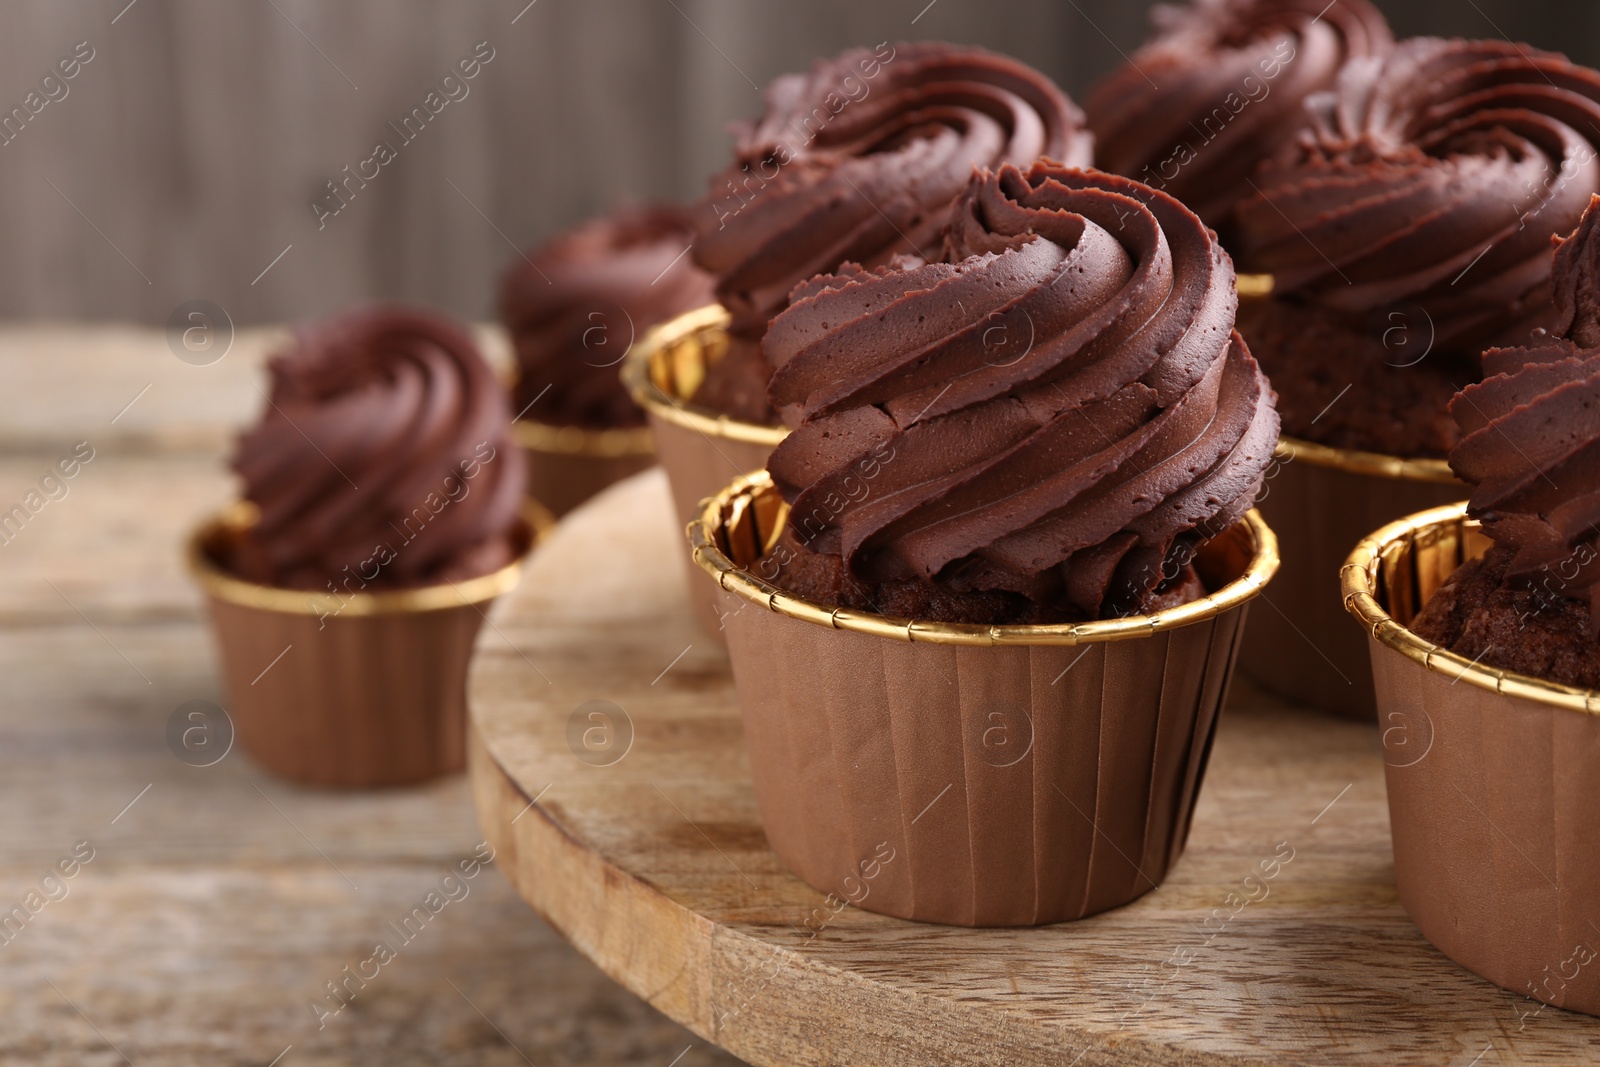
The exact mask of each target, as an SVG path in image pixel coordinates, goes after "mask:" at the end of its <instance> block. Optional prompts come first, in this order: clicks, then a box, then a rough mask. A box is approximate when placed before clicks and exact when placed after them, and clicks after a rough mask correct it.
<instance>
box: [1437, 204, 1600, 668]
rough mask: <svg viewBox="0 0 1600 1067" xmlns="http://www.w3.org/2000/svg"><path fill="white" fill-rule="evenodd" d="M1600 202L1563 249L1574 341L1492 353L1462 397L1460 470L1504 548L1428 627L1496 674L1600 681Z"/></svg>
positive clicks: (1566, 318)
mask: <svg viewBox="0 0 1600 1067" xmlns="http://www.w3.org/2000/svg"><path fill="white" fill-rule="evenodd" d="M1597 257H1600V197H1597V198H1595V199H1594V200H1592V201H1591V203H1590V207H1589V209H1588V211H1587V212H1586V213H1585V214H1584V217H1583V224H1582V226H1581V227H1580V228H1579V229H1578V231H1577V232H1576V233H1575V234H1573V235H1572V236H1571V237H1570V238H1568V239H1566V240H1564V241H1562V242H1560V243H1559V244H1558V246H1557V250H1556V254H1555V269H1554V276H1555V303H1556V308H1557V311H1558V315H1557V320H1558V322H1559V323H1560V329H1561V331H1562V334H1564V336H1553V335H1549V334H1544V333H1540V334H1539V335H1536V336H1535V337H1534V338H1533V339H1532V340H1531V341H1530V342H1529V343H1528V344H1526V345H1523V346H1520V347H1517V348H1499V349H1490V350H1489V351H1487V352H1485V353H1484V357H1483V360H1484V373H1485V378H1484V380H1483V381H1482V382H1480V383H1478V384H1476V385H1470V386H1468V387H1466V388H1465V389H1463V390H1461V392H1460V393H1459V394H1458V395H1457V396H1456V398H1455V400H1454V401H1452V402H1451V405H1450V409H1451V412H1452V414H1453V415H1454V416H1455V419H1456V421H1457V422H1458V423H1459V424H1460V427H1461V433H1462V438H1461V443H1460V444H1459V445H1457V446H1456V448H1455V449H1454V451H1452V452H1451V453H1450V466H1451V469H1453V470H1454V471H1455V472H1456V474H1457V475H1458V476H1459V477H1461V478H1462V479H1463V480H1464V481H1467V482H1469V483H1471V484H1472V486H1473V490H1472V498H1471V500H1470V501H1469V503H1468V506H1467V513H1468V514H1469V515H1471V516H1473V517H1474V518H1477V519H1479V520H1480V521H1481V522H1482V524H1483V532H1484V533H1486V534H1487V535H1488V536H1489V537H1490V538H1491V539H1492V540H1493V541H1494V542H1495V547H1494V548H1492V549H1491V550H1490V551H1489V553H1488V554H1487V555H1485V556H1484V557H1483V558H1482V559H1480V560H1476V561H1474V562H1473V563H1469V564H1467V565H1466V566H1464V567H1462V568H1461V570H1460V571H1458V572H1457V575H1456V576H1455V577H1454V578H1453V579H1452V582H1451V584H1449V585H1447V586H1446V587H1444V589H1442V590H1441V591H1440V594H1438V595H1436V596H1435V597H1434V598H1433V600H1431V601H1430V602H1429V605H1428V609H1427V611H1425V612H1424V614H1423V616H1422V617H1420V618H1419V620H1418V622H1417V625H1416V629H1417V632H1419V633H1421V634H1423V635H1424V636H1425V637H1428V638H1429V639H1430V640H1434V641H1436V642H1438V643H1440V644H1443V645H1445V646H1446V647H1450V648H1452V649H1453V650H1455V651H1458V652H1462V653H1463V654H1466V655H1470V656H1471V657H1472V658H1474V659H1477V658H1480V657H1481V658H1482V661H1483V662H1485V663H1488V664H1490V665H1492V666H1498V667H1503V668H1505V669H1509V670H1516V671H1520V672H1522V673H1528V674H1535V675H1539V676H1542V677H1547V678H1551V679H1552V680H1555V681H1560V682H1563V683H1565V684H1570V685H1582V686H1588V687H1595V686H1597V685H1600V656H1597V655H1596V649H1595V643H1596V640H1597V638H1600V335H1597V334H1600V331H1597V330H1596V324H1597V322H1600V284H1597V283H1600V278H1597V277H1596V275H1595V273H1594V268H1595V265H1596V262H1597Z"/></svg>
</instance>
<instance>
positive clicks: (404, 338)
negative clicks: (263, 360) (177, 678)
mask: <svg viewBox="0 0 1600 1067" xmlns="http://www.w3.org/2000/svg"><path fill="white" fill-rule="evenodd" d="M268 371H269V373H270V374H271V379H272V382H271V389H270V397H269V402H268V403H267V405H266V408H265V410H264V411H263V412H262V416H261V421H260V423H258V424H257V425H256V426H255V427H254V428H253V429H251V430H250V431H248V432H247V433H245V434H244V435H243V436H241V437H240V439H239V444H238V450H237V452H236V453H235V456H234V460H233V467H234V469H235V470H236V471H237V472H238V473H239V475H240V477H241V478H243V480H244V496H245V499H247V500H249V501H251V502H253V503H254V504H255V505H256V506H257V507H258V508H259V509H260V519H259V521H258V522H257V523H256V525H255V527H254V529H253V530H252V531H251V536H250V537H249V538H247V539H246V541H245V542H244V543H243V544H242V545H241V546H240V549H239V551H238V552H237V553H236V555H235V558H233V559H232V560H229V561H227V562H228V563H229V564H230V565H231V566H232V568H233V569H234V570H235V571H236V572H238V573H239V574H240V575H241V576H242V577H244V578H247V579H249V580H251V581H256V582H261V583H263V584H268V585H276V586H285V587H290V588H304V589H313V590H324V591H325V590H327V589H329V588H332V589H333V590H335V591H336V592H339V593H341V594H344V593H349V592H357V591H361V590H371V589H389V588H397V587H399V588H403V587H407V586H417V585H425V584H432V583H436V582H443V581H447V580H449V581H456V580H460V579H464V578H470V577H474V576H476V575H479V574H485V573H488V572H489V571H492V570H495V569H497V568H499V567H501V566H504V565H505V564H506V563H508V562H510V560H511V559H512V557H513V552H514V548H513V543H512V535H513V532H514V527H515V525H516V523H517V522H518V512H519V509H520V504H521V500H522V492H523V483H524V477H525V476H524V473H523V466H522V465H523V458H522V453H521V451H520V450H519V449H517V448H515V447H514V446H513V445H512V444H511V441H510V437H509V432H510V418H511V412H510V409H509V403H508V400H507V397H506V393H505V390H504V389H503V388H502V387H501V385H500V383H499V381H498V380H496V378H495V375H494V373H493V371H492V370H491V369H490V367H489V365H488V364H487V363H486V362H484V360H483V357H482V356H481V355H479V353H478V349H477V346H476V345H475V344H474V343H473V340H472V338H471V336H470V335H469V334H468V333H467V332H466V331H465V330H464V329H463V328H462V327H460V326H458V325H456V324H455V323H454V322H452V321H450V320H449V319H446V318H443V317H441V316H439V315H435V314H432V313H429V312H425V311H420V310H415V309H410V308H401V307H382V306H379V307H368V308H360V309H356V310H353V311H347V312H344V313H342V314H340V315H337V316H335V317H333V318H331V319H327V320H325V321H323V322H320V323H316V324H314V325H312V326H309V327H304V328H302V329H301V330H300V331H299V332H298V334H297V336H296V338H295V341H294V343H293V344H292V345H290V346H289V347H288V348H287V349H285V350H284V351H282V352H280V353H278V354H277V355H276V356H274V357H273V358H272V360H271V361H270V362H269V364H268Z"/></svg>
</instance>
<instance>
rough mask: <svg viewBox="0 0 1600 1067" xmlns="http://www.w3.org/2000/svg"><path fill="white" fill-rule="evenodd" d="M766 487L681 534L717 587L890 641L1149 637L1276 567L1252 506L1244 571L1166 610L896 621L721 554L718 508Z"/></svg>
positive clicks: (1241, 595)
mask: <svg viewBox="0 0 1600 1067" xmlns="http://www.w3.org/2000/svg"><path fill="white" fill-rule="evenodd" d="M772 489H773V486H772V478H771V476H770V475H768V474H767V472H766V471H756V472H754V473H752V474H746V475H744V476H742V477H740V478H737V479H735V480H734V481H733V482H732V483H731V484H729V485H728V486H726V487H724V488H723V489H722V491H721V492H719V493H717V495H716V496H714V497H712V498H711V499H710V500H709V501H708V502H707V503H706V506H705V509H704V510H703V511H702V512H701V513H700V517H699V518H698V519H696V520H695V521H694V522H691V523H690V524H689V527H688V530H687V535H688V538H689V545H690V550H691V552H692V553H693V555H694V561H695V562H696V563H698V564H699V565H700V567H701V569H702V570H704V571H705V572H706V573H707V574H709V575H711V576H712V577H713V578H715V579H716V580H717V584H718V585H720V586H721V587H722V588H723V589H725V590H727V591H728V592H730V593H735V594H737V595H739V596H741V597H743V598H744V599H745V600H748V601H750V602H751V603H752V604H759V605H761V606H763V607H765V608H767V609H768V610H769V611H774V612H777V613H778V614H779V615H787V616H788V617H789V618H791V619H799V620H800V621H802V622H809V623H813V624H815V625H818V626H827V627H831V628H832V629H835V630H854V631H856V632H858V633H864V634H871V635H873V636H875V637H887V638H891V639H893V640H896V641H907V642H911V643H918V642H920V643H923V644H936V645H984V646H995V645H1081V644H1093V643H1097V642H1103V641H1125V640H1129V639H1132V638H1138V637H1149V636H1151V635H1152V634H1158V633H1162V632H1163V631H1166V630H1175V629H1178V628H1179V627H1182V626H1190V625H1193V624H1194V623H1197V622H1203V621H1205V620H1206V619H1211V618H1215V617H1216V616H1218V615H1221V614H1223V613H1224V612H1226V611H1229V610H1231V609H1233V608H1236V607H1239V606H1240V605H1242V604H1245V603H1247V602H1248V601H1250V600H1252V599H1254V598H1255V597H1256V596H1257V595H1258V594H1259V593H1260V592H1261V589H1262V587H1263V586H1265V585H1266V584H1267V582H1269V581H1271V580H1272V576H1273V575H1274V574H1275V573H1276V572H1277V570H1278V539H1277V537H1276V536H1275V535H1274V534H1273V532H1272V530H1271V529H1270V528H1269V527H1268V526H1267V524H1266V521H1265V520H1263V519H1262V518H1261V516H1260V515H1259V514H1258V513H1257V512H1256V511H1254V510H1253V509H1252V510H1251V511H1250V512H1249V513H1248V514H1247V515H1245V517H1244V519H1243V523H1244V525H1245V526H1246V528H1247V529H1248V531H1249V533H1250V536H1251V538H1252V540H1253V541H1254V543H1255V550H1254V553H1253V555H1252V557H1251V560H1250V566H1249V567H1248V568H1247V569H1246V571H1245V573H1244V574H1242V575H1240V576H1239V577H1238V578H1236V579H1234V580H1233V581H1231V582H1229V583H1228V584H1227V585H1225V586H1223V587H1222V588H1221V589H1219V590H1217V591H1216V592H1215V593H1211V594H1209V595H1207V596H1204V597H1202V598H1201V599H1199V600H1195V601H1191V602H1189V603H1187V604H1182V605H1180V606H1178V607H1176V608H1173V609H1171V610H1170V611H1161V612H1157V613H1156V614H1154V615H1133V616H1129V617H1127V618H1123V619H1097V620H1095V621H1092V622H1079V623H1055V624H1050V625H1033V626H1027V625H1016V626H983V625H973V624H962V623H939V622H917V621H916V620H914V619H897V618H892V617H890V616H886V615H873V614H870V613H868V612H861V611H849V610H846V609H844V608H837V607H828V606H827V605H824V604H819V603H817V602H815V601H812V600H806V599H803V598H801V597H797V596H795V595H793V594H792V593H788V592H785V591H784V590H782V589H780V588H778V587H777V586H775V585H770V584H768V583H766V582H763V581H761V580H760V579H759V578H756V577H755V576H753V575H751V574H750V573H749V572H747V571H745V570H742V569H741V568H739V567H738V566H737V565H735V564H734V562H733V561H732V560H730V559H729V558H728V557H727V556H726V555H724V554H723V552H722V550H721V549H719V548H718V547H717V545H716V541H715V531H716V530H717V529H718V528H719V527H720V525H721V522H722V513H723V510H724V508H727V507H729V506H731V505H733V503H734V502H735V501H736V500H738V499H739V498H740V497H743V498H745V499H746V500H749V499H750V498H752V497H754V496H756V495H757V494H759V493H762V492H771V491H772Z"/></svg>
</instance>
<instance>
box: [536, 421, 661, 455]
mask: <svg viewBox="0 0 1600 1067" xmlns="http://www.w3.org/2000/svg"><path fill="white" fill-rule="evenodd" d="M511 439H512V440H513V441H515V442H516V443H517V444H518V446H520V447H522V448H524V449H527V450H528V451H530V452H546V453H550V454H553V455H560V456H589V457H592V458H595V459H620V458H622V457H624V456H653V455H655V451H656V439H655V435H654V434H652V433H651V432H650V427H648V426H629V427H612V428H608V429H604V430H591V429H588V428H586V427H583V426H557V425H556V424H554V423H550V422H535V421H533V420H532V419H518V420H516V421H515V422H513V423H512V424H511Z"/></svg>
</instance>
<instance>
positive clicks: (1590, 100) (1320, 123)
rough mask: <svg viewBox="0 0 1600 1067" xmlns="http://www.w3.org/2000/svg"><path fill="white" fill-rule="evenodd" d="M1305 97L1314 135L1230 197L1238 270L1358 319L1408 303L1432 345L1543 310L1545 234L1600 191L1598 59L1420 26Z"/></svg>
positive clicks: (1518, 326) (1500, 336)
mask: <svg viewBox="0 0 1600 1067" xmlns="http://www.w3.org/2000/svg"><path fill="white" fill-rule="evenodd" d="M1341 6H1342V5H1341ZM1309 110H1310V112H1311V114H1312V116H1313V118H1314V119H1315V121H1316V126H1315V131H1314V133H1312V134H1309V135H1307V137H1306V138H1305V140H1304V142H1303V143H1302V145H1301V146H1300V147H1299V148H1298V150H1296V151H1294V152H1292V153H1290V154H1288V155H1286V156H1284V157H1281V158H1280V159H1279V160H1277V161H1274V162H1269V163H1267V164H1264V165H1263V166H1262V167H1261V168H1260V169H1259V170H1258V171H1257V173H1256V176H1255V178H1254V181H1255V183H1256V184H1257V186H1258V187H1259V189H1260V193H1259V195H1257V196H1254V197H1252V198H1251V199H1249V200H1247V201H1245V202H1244V203H1243V204H1241V205H1240V207H1239V210H1238V228H1237V239H1236V241H1235V242H1234V244H1233V245H1232V251H1233V253H1234V255H1235V257H1236V258H1237V259H1238V261H1239V263H1240V265H1241V267H1242V268H1243V269H1245V270H1251V271H1263V272H1267V273H1270V274H1272V275H1273V276H1274V279H1275V288H1274V293H1275V295H1276V296H1278V297H1280V298H1289V299H1292V300H1298V301H1303V302H1309V303H1314V304H1317V305H1319V306H1321V307H1325V308H1329V309H1332V310H1334V311H1337V312H1343V313H1346V314H1348V315H1352V316H1356V317H1357V318H1360V317H1363V316H1368V315H1370V313H1372V312H1374V311H1380V310H1381V309H1383V308H1386V307H1392V306H1394V305H1396V304H1397V303H1398V302H1401V301H1406V302H1411V303H1412V304H1413V305H1415V306H1416V307H1419V308H1420V309H1421V311H1422V312H1423V313H1424V314H1425V318H1426V325H1427V328H1428V333H1429V336H1431V338H1432V340H1433V346H1434V350H1435V351H1438V352H1451V351H1458V350H1459V351H1470V352H1474V353H1475V352H1477V351H1478V350H1480V349H1481V348H1483V347H1484V346H1486V345H1490V344H1519V343H1521V342H1522V341H1523V340H1525V339H1526V338H1527V337H1528V334H1529V332H1530V331H1531V330H1532V329H1533V328H1535V327H1539V326H1549V325H1551V324H1552V323H1553V322H1554V309H1553V307H1552V304H1551V295H1550V254H1549V249H1550V245H1549V242H1550V238H1551V236H1552V235H1554V234H1562V233H1570V232H1571V231H1572V230H1573V229H1574V228H1576V226H1577V224H1578V219H1579V217H1580V216H1581V215H1582V213H1583V210H1584V207H1585V206H1586V205H1587V204H1588V203H1589V198H1590V196H1591V195H1592V194H1594V193H1596V192H1600V165H1597V164H1596V160H1595V153H1596V145H1597V144H1600V73H1596V72H1595V71H1592V70H1589V69H1587V68H1585V67H1580V66H1577V65H1575V64H1573V63H1570V62H1568V61H1567V60H1566V59H1565V58H1563V57H1561V56H1559V55H1555V54H1552V53H1549V52H1540V51H1537V50H1535V49H1532V48H1529V47H1527V46H1526V45H1517V44H1512V43H1510V42H1506V41H1459V40H1452V41H1446V40H1439V39H1434V38H1417V39H1413V40H1408V41H1405V42H1403V43H1401V44H1400V45H1398V46H1397V47H1396V48H1395V50H1394V51H1392V52H1391V53H1390V54H1389V56H1388V57H1387V59H1385V60H1382V61H1377V60H1369V61H1360V62H1354V63H1351V64H1348V65H1347V66H1346V68H1345V70H1344V72H1343V74H1342V75H1341V77H1340V84H1339V88H1338V91H1337V92H1336V93H1331V94H1324V95H1322V96H1319V97H1316V98H1314V99H1313V100H1312V101H1311V102H1310V108H1309ZM1380 351H1381V349H1380Z"/></svg>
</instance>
